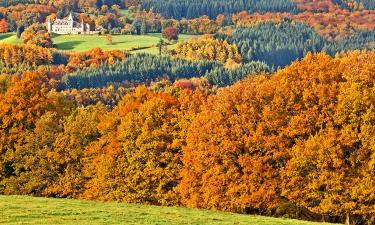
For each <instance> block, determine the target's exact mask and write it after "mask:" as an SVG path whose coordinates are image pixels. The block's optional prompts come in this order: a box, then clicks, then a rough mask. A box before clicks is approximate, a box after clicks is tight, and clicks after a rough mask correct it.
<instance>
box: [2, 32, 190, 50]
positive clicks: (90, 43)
mask: <svg viewBox="0 0 375 225" xmlns="http://www.w3.org/2000/svg"><path fill="white" fill-rule="evenodd" d="M161 37H162V35H161V34H147V35H113V44H112V45H108V41H107V37H106V36H105V35H104V36H100V35H93V36H89V35H86V36H84V35H54V36H53V43H54V44H55V45H56V48H58V49H61V50H71V51H86V50H89V49H92V48H95V47H97V48H102V49H104V50H113V49H119V50H129V51H131V50H132V49H135V48H142V50H137V52H148V53H157V47H155V46H156V44H157V43H158V42H159V40H160V38H161ZM193 37H195V36H194V35H183V34H182V35H180V41H185V40H187V39H190V38H193ZM20 42H21V41H20V40H19V39H17V38H16V35H15V34H14V33H7V34H0V43H12V44H18V43H20ZM168 47H169V48H173V47H174V45H171V46H168Z"/></svg>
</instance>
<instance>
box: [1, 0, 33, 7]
mask: <svg viewBox="0 0 375 225" xmlns="http://www.w3.org/2000/svg"><path fill="white" fill-rule="evenodd" d="M39 3H40V2H39V0H3V1H1V2H0V6H3V7H8V6H12V5H18V4H39Z"/></svg>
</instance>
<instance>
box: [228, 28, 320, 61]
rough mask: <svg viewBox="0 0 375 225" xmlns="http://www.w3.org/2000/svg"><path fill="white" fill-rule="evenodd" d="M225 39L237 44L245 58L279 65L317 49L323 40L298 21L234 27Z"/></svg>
mask: <svg viewBox="0 0 375 225" xmlns="http://www.w3.org/2000/svg"><path fill="white" fill-rule="evenodd" d="M228 41H229V42H230V43H232V44H235V45H237V47H238V49H239V51H240V54H241V55H242V57H243V58H244V60H245V61H247V62H250V61H253V60H255V61H257V60H259V61H263V62H266V63H267V64H268V65H270V66H274V67H279V66H281V67H283V66H286V65H288V64H290V62H292V61H293V60H295V59H298V58H302V57H303V56H305V55H306V54H307V53H308V52H319V51H321V50H322V49H323V47H324V45H325V41H324V39H323V38H322V37H320V36H319V35H318V34H317V33H315V31H314V30H312V29H311V28H310V27H308V26H306V25H303V24H302V23H296V24H292V23H290V22H281V23H272V22H270V23H261V24H259V25H257V26H254V27H251V28H245V29H237V30H235V31H234V32H233V35H232V36H231V37H229V38H228Z"/></svg>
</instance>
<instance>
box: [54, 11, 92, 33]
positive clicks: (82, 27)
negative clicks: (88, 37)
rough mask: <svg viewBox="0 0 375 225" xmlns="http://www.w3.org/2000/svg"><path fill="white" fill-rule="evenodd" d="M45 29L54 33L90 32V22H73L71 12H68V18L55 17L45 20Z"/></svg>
mask: <svg viewBox="0 0 375 225" xmlns="http://www.w3.org/2000/svg"><path fill="white" fill-rule="evenodd" d="M47 29H48V32H49V33H55V34H91V33H92V32H91V31H90V29H91V28H90V24H88V23H84V22H83V20H82V22H81V23H78V22H75V21H74V19H73V15H72V13H70V14H69V17H68V19H56V20H55V21H53V22H52V21H51V20H50V19H48V21H47Z"/></svg>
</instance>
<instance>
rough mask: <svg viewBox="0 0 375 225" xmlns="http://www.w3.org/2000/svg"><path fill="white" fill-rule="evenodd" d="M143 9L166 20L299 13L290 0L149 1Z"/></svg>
mask: <svg viewBox="0 0 375 225" xmlns="http://www.w3.org/2000/svg"><path fill="white" fill-rule="evenodd" d="M143 8H145V9H150V8H154V10H155V11H156V12H158V13H160V14H161V15H162V16H163V17H165V18H174V19H181V18H187V19H192V18H198V17H201V16H204V15H206V16H209V17H210V18H216V16H218V15H219V14H224V15H232V14H234V13H238V12H241V11H244V10H245V11H248V12H251V13H253V12H291V13H297V12H298V8H297V6H296V5H295V4H294V3H293V2H292V1H290V0H271V1H270V0H213V1H200V0H148V1H145V3H144V5H143Z"/></svg>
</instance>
